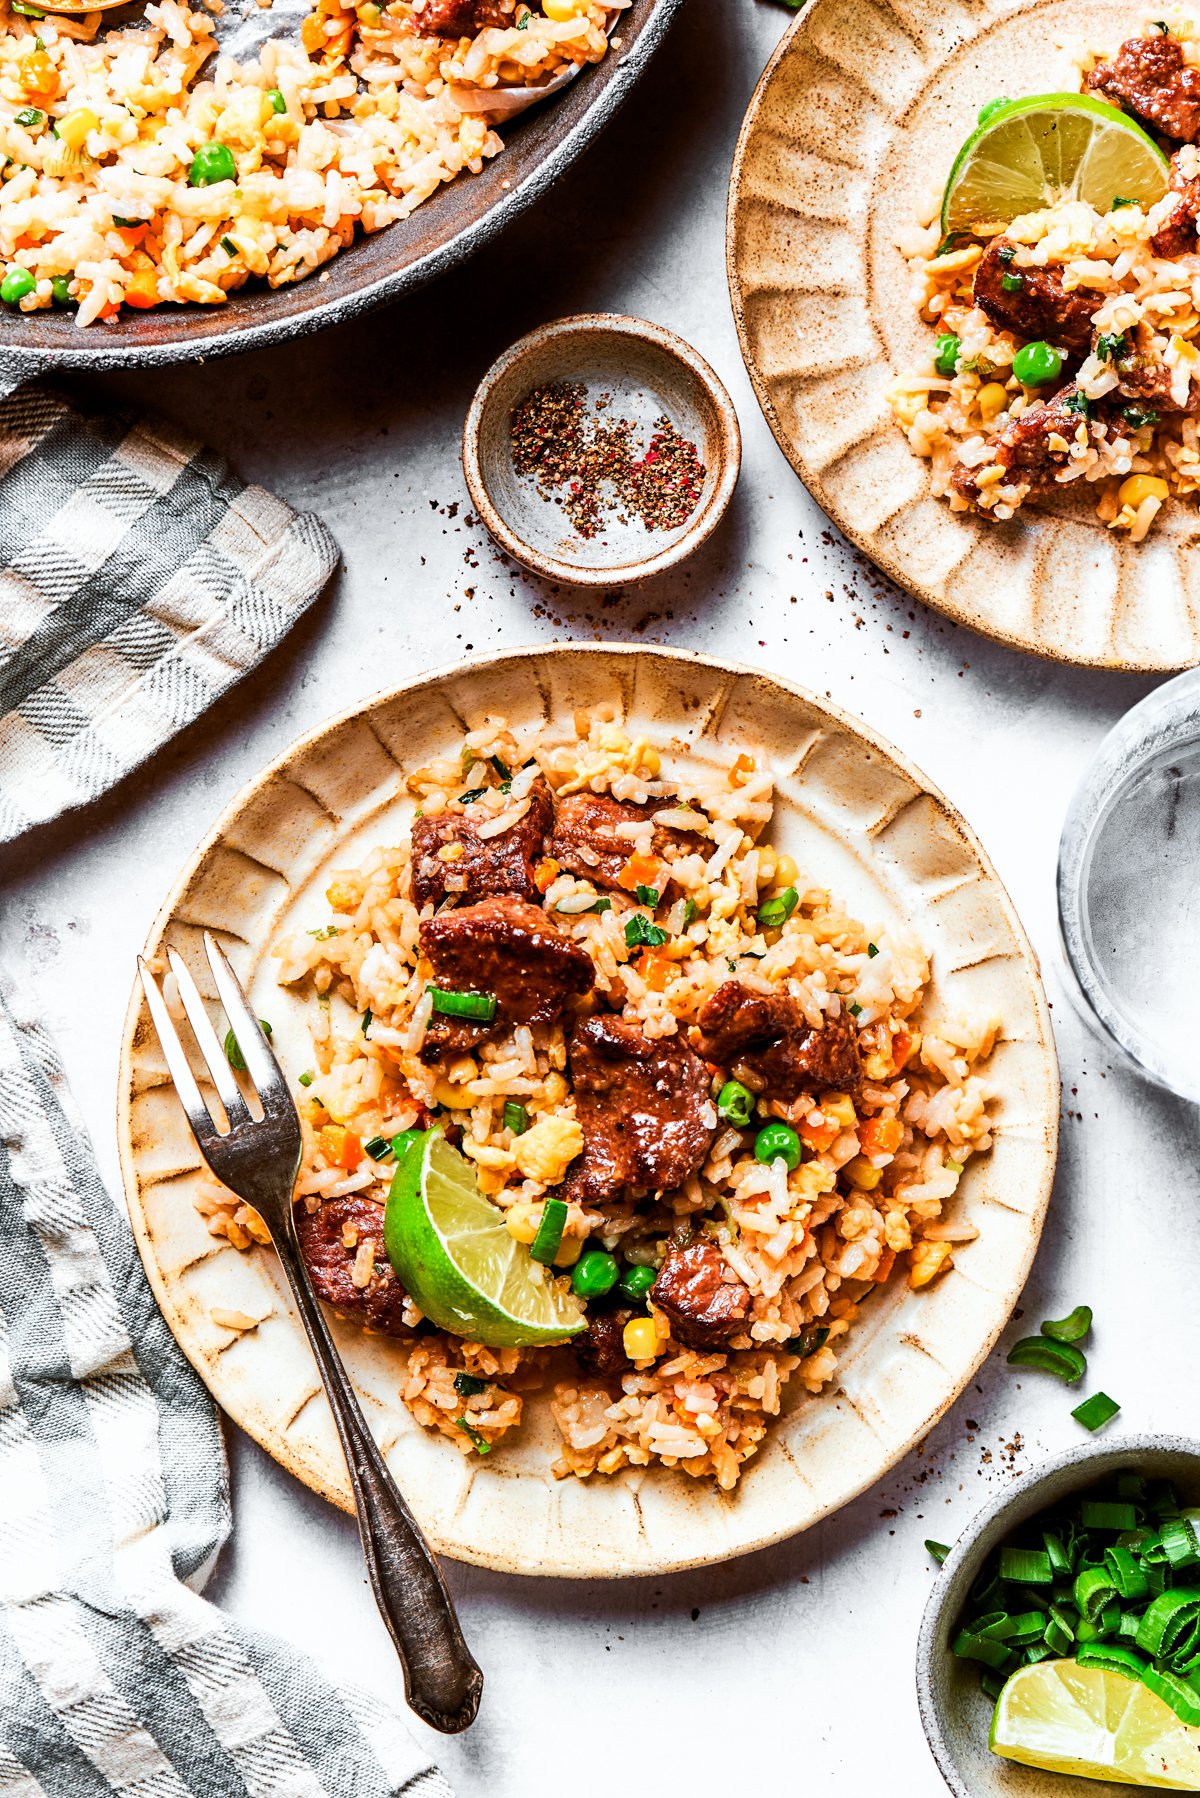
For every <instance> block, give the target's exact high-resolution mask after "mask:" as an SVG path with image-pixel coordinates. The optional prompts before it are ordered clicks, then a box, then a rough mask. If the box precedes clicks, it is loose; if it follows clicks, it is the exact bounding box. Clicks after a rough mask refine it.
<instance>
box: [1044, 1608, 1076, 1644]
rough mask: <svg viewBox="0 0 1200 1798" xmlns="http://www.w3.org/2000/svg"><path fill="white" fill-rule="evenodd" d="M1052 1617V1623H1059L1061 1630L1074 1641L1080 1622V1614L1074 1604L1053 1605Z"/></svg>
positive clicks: (1051, 1609)
mask: <svg viewBox="0 0 1200 1798" xmlns="http://www.w3.org/2000/svg"><path fill="white" fill-rule="evenodd" d="M1050 1616H1051V1619H1052V1621H1053V1622H1055V1623H1057V1625H1058V1627H1059V1629H1061V1630H1063V1631H1064V1632H1065V1633H1066V1634H1067V1635H1068V1636H1069V1637H1070V1638H1071V1640H1072V1641H1073V1640H1074V1638H1075V1629H1076V1625H1077V1624H1078V1622H1079V1612H1078V1611H1077V1610H1076V1609H1075V1606H1074V1605H1073V1604H1052V1605H1051V1606H1050Z"/></svg>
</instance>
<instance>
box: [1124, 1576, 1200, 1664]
mask: <svg viewBox="0 0 1200 1798" xmlns="http://www.w3.org/2000/svg"><path fill="white" fill-rule="evenodd" d="M1197 1617H1200V1592H1193V1591H1190V1590H1188V1589H1186V1588H1185V1589H1183V1590H1180V1589H1179V1588H1178V1587H1177V1588H1176V1589H1175V1590H1174V1591H1173V1592H1163V1593H1160V1595H1159V1596H1158V1597H1157V1598H1156V1599H1155V1600H1154V1602H1153V1603H1152V1604H1151V1605H1150V1607H1149V1609H1148V1610H1146V1611H1143V1613H1142V1621H1141V1622H1140V1623H1139V1625H1138V1633H1137V1645H1138V1647H1139V1648H1141V1649H1143V1650H1144V1651H1145V1653H1146V1654H1148V1655H1150V1656H1152V1657H1153V1659H1155V1660H1161V1659H1165V1658H1166V1657H1167V1656H1168V1655H1170V1654H1171V1653H1172V1651H1173V1650H1174V1649H1175V1648H1176V1647H1177V1646H1178V1644H1179V1643H1180V1642H1182V1641H1183V1640H1184V1638H1185V1637H1186V1636H1187V1635H1188V1634H1189V1632H1190V1630H1191V1627H1192V1625H1193V1623H1195V1621H1196V1619H1197Z"/></svg>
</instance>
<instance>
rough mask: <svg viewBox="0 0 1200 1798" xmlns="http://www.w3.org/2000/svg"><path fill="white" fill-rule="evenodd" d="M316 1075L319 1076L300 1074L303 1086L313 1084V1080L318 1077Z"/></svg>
mask: <svg viewBox="0 0 1200 1798" xmlns="http://www.w3.org/2000/svg"><path fill="white" fill-rule="evenodd" d="M316 1077H317V1076H316V1075H315V1074H301V1076H300V1084H301V1086H311V1085H312V1083H313V1081H314V1080H315V1079H316Z"/></svg>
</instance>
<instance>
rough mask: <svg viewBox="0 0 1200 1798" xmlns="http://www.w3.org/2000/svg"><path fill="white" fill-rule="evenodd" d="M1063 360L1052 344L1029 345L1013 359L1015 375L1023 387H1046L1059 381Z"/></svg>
mask: <svg viewBox="0 0 1200 1798" xmlns="http://www.w3.org/2000/svg"><path fill="white" fill-rule="evenodd" d="M1062 365H1063V359H1062V357H1061V356H1060V355H1059V353H1058V351H1057V350H1056V349H1055V347H1054V345H1053V344H1052V343H1027V344H1026V345H1025V348H1024V349H1023V350H1018V351H1017V353H1016V355H1015V356H1014V357H1013V365H1012V366H1013V373H1014V375H1016V377H1017V379H1018V381H1020V383H1021V385H1022V387H1045V386H1046V384H1047V382H1049V381H1057V379H1058V377H1059V375H1061V373H1062Z"/></svg>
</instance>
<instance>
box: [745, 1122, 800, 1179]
mask: <svg viewBox="0 0 1200 1798" xmlns="http://www.w3.org/2000/svg"><path fill="white" fill-rule="evenodd" d="M754 1158H755V1160H756V1161H767V1162H770V1161H782V1162H783V1163H784V1165H785V1166H786V1168H787V1170H788V1172H789V1173H791V1171H792V1169H793V1168H794V1167H799V1165H800V1138H799V1137H798V1136H797V1135H796V1132H795V1131H794V1130H793V1129H792V1126H791V1125H790V1124H764V1125H763V1127H762V1129H761V1130H760V1131H759V1133H758V1135H757V1136H756V1137H755V1139H754Z"/></svg>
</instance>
